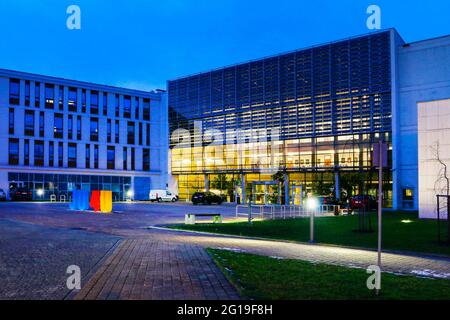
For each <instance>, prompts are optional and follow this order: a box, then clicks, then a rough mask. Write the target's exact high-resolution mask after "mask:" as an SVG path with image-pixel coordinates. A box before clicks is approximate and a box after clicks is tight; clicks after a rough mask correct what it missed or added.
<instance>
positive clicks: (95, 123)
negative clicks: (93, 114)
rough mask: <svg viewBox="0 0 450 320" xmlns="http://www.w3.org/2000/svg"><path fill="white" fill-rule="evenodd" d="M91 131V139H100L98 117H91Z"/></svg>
mask: <svg viewBox="0 0 450 320" xmlns="http://www.w3.org/2000/svg"><path fill="white" fill-rule="evenodd" d="M90 133H91V141H98V118H91V121H90Z"/></svg>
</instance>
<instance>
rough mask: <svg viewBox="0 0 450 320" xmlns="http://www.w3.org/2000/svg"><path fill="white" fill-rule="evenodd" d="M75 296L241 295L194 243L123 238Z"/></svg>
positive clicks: (190, 297)
mask: <svg viewBox="0 0 450 320" xmlns="http://www.w3.org/2000/svg"><path fill="white" fill-rule="evenodd" d="M75 299H76V300H82V299H87V300H94V299H99V300H110V299H111V300H116V299H120V300H130V299H131V300H149V299H157V300H217V299H220V300H236V299H239V294H238V293H237V291H236V290H235V288H234V287H233V286H232V285H231V284H230V283H229V282H228V281H227V279H226V278H225V276H224V275H223V274H222V272H221V271H220V270H219V268H218V267H217V266H216V265H215V264H214V262H213V261H212V259H211V257H210V256H209V255H208V254H207V253H206V251H205V250H204V248H202V247H200V246H197V245H190V244H183V243H172V242H168V241H154V240H149V239H143V238H139V239H126V240H124V241H122V242H121V244H120V245H119V246H118V247H117V249H116V250H115V251H114V252H113V253H112V254H111V255H110V256H109V257H108V259H106V261H105V262H104V264H103V265H102V267H100V268H99V270H98V271H97V272H96V273H95V274H94V276H92V277H91V279H90V280H89V281H88V283H87V284H85V285H84V286H83V287H82V289H81V291H80V292H79V293H78V294H77V295H76V296H75Z"/></svg>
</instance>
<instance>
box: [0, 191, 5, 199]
mask: <svg viewBox="0 0 450 320" xmlns="http://www.w3.org/2000/svg"><path fill="white" fill-rule="evenodd" d="M0 201H6V193H5V191H4V190H3V189H0Z"/></svg>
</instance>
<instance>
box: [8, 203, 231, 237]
mask: <svg viewBox="0 0 450 320" xmlns="http://www.w3.org/2000/svg"><path fill="white" fill-rule="evenodd" d="M187 213H219V214H222V216H223V217H224V220H225V221H227V220H230V219H234V217H235V206H234V205H232V204H222V205H220V206H219V205H200V206H193V205H192V204H190V203H184V202H177V203H151V202H135V203H114V204H113V212H112V213H111V214H101V213H94V212H92V211H73V210H70V209H69V204H68V203H43V202H3V203H0V219H8V220H15V221H21V222H28V223H33V224H37V225H43V226H50V227H62V228H77V229H79V230H85V231H92V232H100V233H106V234H112V235H117V236H133V237H136V236H139V235H147V234H148V232H147V230H146V228H147V227H149V226H155V225H164V224H171V223H182V222H184V215H185V214H187Z"/></svg>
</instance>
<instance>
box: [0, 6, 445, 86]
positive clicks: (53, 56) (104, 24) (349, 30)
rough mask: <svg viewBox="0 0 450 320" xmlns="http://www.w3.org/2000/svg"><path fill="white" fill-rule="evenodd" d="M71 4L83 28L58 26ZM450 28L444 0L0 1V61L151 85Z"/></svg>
mask: <svg viewBox="0 0 450 320" xmlns="http://www.w3.org/2000/svg"><path fill="white" fill-rule="evenodd" d="M71 4H76V5H79V6H80V8H81V12H82V17H81V18H82V22H81V27H82V29H81V30H68V29H67V28H66V19H67V16H68V15H67V14H66V8H67V7H68V6H69V5H71ZM370 4H377V5H379V6H380V7H381V9H382V27H383V28H389V27H395V28H396V29H397V30H398V31H399V33H400V34H401V35H402V36H403V38H404V39H405V41H407V42H412V41H418V40H422V39H426V38H431V37H438V36H442V35H447V34H450V1H448V0H428V1H423V0H409V1H403V0H395V1H393V0H370V1H366V0H339V1H338V0H334V1H333V0H327V1H325V0H315V1H311V0H308V1H303V0H272V1H268V0H258V1H253V0H159V1H153V0H145V1H144V0H142V1H138V0H128V1H125V0H124V1H114V0H39V1H36V0H27V1H26V0H1V1H0V68H4V69H14V70H19V71H26V72H32V73H39V74H46V75H52V76H57V77H64V78H69V79H76V80H83V81H90V82H97V83H103V84H109V85H117V86H125V87H130V88H135V89H144V90H150V89H155V88H164V87H165V81H166V80H167V79H172V78H176V77H179V76H183V75H188V74H192V73H197V72H200V71H206V70H209V69H212V68H217V67H221V66H225V65H229V64H234V63H238V62H243V61H246V60H250V59H256V58H260V57H264V56H268V55H272V54H276V53H281V52H285V51H290V50H294V49H298V48H302V47H308V46H311V45H316V44H320V43H324V42H328V41H333V40H339V39H341V38H346V37H349V36H354V35H359V34H364V33H368V32H370V31H369V30H368V29H367V28H366V18H367V15H366V8H367V7H368V6H369V5H370Z"/></svg>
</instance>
